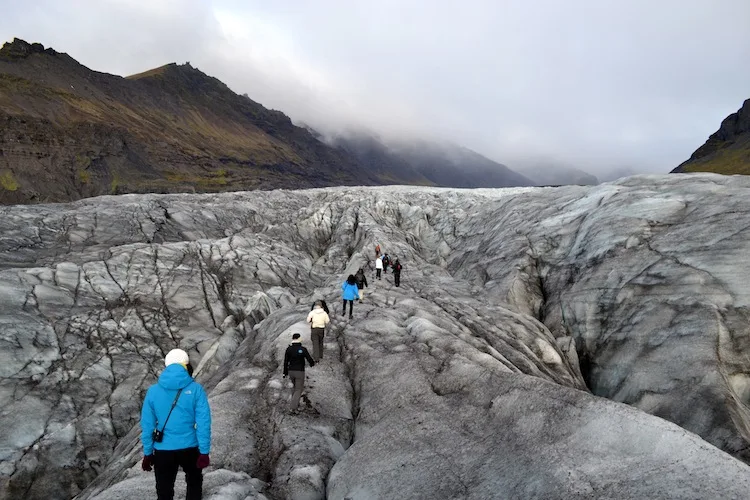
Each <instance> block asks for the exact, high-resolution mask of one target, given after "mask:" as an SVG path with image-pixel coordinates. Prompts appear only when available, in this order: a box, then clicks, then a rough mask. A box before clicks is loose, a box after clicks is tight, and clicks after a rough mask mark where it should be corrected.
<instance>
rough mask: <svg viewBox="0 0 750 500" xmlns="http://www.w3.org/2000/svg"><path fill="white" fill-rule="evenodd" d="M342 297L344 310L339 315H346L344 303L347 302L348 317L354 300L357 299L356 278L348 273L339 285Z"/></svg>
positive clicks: (352, 308) (352, 309)
mask: <svg viewBox="0 0 750 500" xmlns="http://www.w3.org/2000/svg"><path fill="white" fill-rule="evenodd" d="M341 291H342V292H343V293H342V297H343V298H344V310H343V311H341V315H342V316H344V315H346V303H347V302H349V319H351V317H352V312H353V311H354V301H355V300H357V299H359V288H357V279H356V278H355V277H354V275H353V274H350V275H349V277H348V278H346V281H344V283H343V284H342V285H341Z"/></svg>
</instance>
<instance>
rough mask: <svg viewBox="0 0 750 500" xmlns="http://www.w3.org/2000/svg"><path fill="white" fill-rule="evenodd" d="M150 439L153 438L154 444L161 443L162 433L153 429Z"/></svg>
mask: <svg viewBox="0 0 750 500" xmlns="http://www.w3.org/2000/svg"><path fill="white" fill-rule="evenodd" d="M151 437H152V438H154V443H161V441H162V439H164V432H163V431H160V430H159V429H154V433H153V434H151Z"/></svg>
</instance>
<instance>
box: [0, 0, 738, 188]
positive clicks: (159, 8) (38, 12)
mask: <svg viewBox="0 0 750 500" xmlns="http://www.w3.org/2000/svg"><path fill="white" fill-rule="evenodd" d="M0 12H1V13H2V16H0V38H2V39H4V40H11V39H12V38H13V37H19V38H23V39H25V40H27V41H29V42H41V43H43V44H44V45H45V46H52V47H53V48H55V49H56V50H58V51H61V52H67V53H68V54H70V55H71V56H72V57H74V58H75V59H77V60H78V61H80V62H81V63H82V64H85V65H86V66H88V67H90V68H92V69H95V70H99V71H105V72H109V73H115V74H119V75H128V74H133V73H138V72H141V71H145V70H147V69H150V68H152V67H156V66H161V65H163V64H166V63H168V62H178V63H184V62H187V61H189V62H190V63H191V64H192V65H193V66H195V67H198V68H199V69H201V70H203V71H204V72H206V73H208V74H210V75H212V76H216V77H217V78H219V79H220V80H222V81H224V82H225V83H227V84H228V85H229V86H230V87H231V88H232V89H233V90H235V91H236V92H238V93H247V94H249V95H250V97H251V98H252V99H254V100H256V101H258V102H260V103H262V104H264V105H265V106H267V107H271V108H275V109H280V110H282V111H284V112H285V113H287V114H288V115H290V116H291V117H292V119H293V120H295V121H296V122H306V123H310V124H311V125H313V126H316V127H319V128H327V129H330V130H334V131H335V130H339V129H342V128H345V127H347V126H349V125H350V124H354V125H357V126H363V127H368V128H371V129H374V130H375V131H377V132H378V133H380V134H382V135H384V136H389V135H393V136H397V137H403V136H404V135H409V134H417V135H423V136H425V137H434V138H447V139H450V140H452V141H454V142H456V143H459V144H461V145H464V146H467V147H469V148H472V149H474V150H476V151H478V152H480V153H482V154H484V155H486V156H488V157H490V158H492V159H493V160H496V161H499V162H501V163H505V164H506V165H509V166H510V167H511V168H518V169H519V170H520V169H521V167H522V164H523V163H524V162H528V161H530V160H534V161H536V160H537V159H548V160H552V161H555V162H560V163H564V164H568V165H574V166H577V167H579V168H582V169H584V170H587V171H589V172H592V173H594V174H597V173H601V172H603V171H605V170H609V169H612V168H621V167H628V168H632V169H633V170H635V171H638V172H668V171H669V170H671V169H672V168H673V167H675V166H677V165H678V164H679V163H681V162H682V161H683V160H685V159H687V158H688V157H689V156H690V154H691V153H692V152H693V151H694V150H695V149H696V148H698V146H700V145H701V144H702V143H703V142H704V141H705V140H706V139H707V137H708V135H710V134H711V133H712V132H714V131H715V130H716V129H717V128H718V126H719V124H720V123H721V120H722V119H723V118H724V117H726V116H727V115H728V114H729V113H732V112H734V111H736V110H737V109H738V108H739V107H740V106H741V105H742V103H743V101H744V100H745V99H747V98H750V64H748V62H749V61H750V0H460V1H459V0H451V1H448V0H421V1H416V0H413V1H409V0H371V1H367V0H307V1H303V0H296V1H295V0H284V1H270V0H257V1H255V0H213V1H211V0H68V1H64V2H63V1H57V0H35V1H31V0H30V1H26V2H19V1H17V0H13V1H11V0H0Z"/></svg>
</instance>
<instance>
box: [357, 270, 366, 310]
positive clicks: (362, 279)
mask: <svg viewBox="0 0 750 500" xmlns="http://www.w3.org/2000/svg"><path fill="white" fill-rule="evenodd" d="M354 279H355V280H356V282H357V289H358V290H359V301H360V302H362V298H363V297H364V294H365V292H364V288H365V287H367V276H365V270H364V269H362V268H361V267H360V268H359V271H357V274H355V275H354Z"/></svg>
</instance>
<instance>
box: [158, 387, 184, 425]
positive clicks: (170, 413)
mask: <svg viewBox="0 0 750 500" xmlns="http://www.w3.org/2000/svg"><path fill="white" fill-rule="evenodd" d="M181 392H182V389H180V390H179V391H177V396H175V397H174V401H172V408H170V409H169V413H167V418H166V419H165V420H164V425H162V426H161V432H162V434H163V433H164V429H166V428H167V422H169V417H170V416H172V410H174V407H175V406H177V400H178V399H180V393H181Z"/></svg>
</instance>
